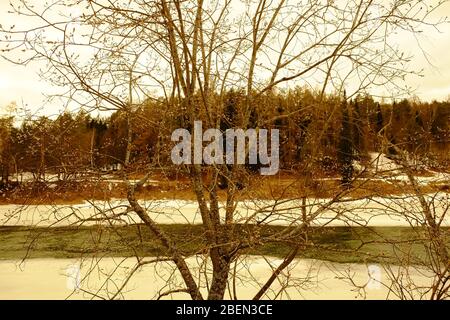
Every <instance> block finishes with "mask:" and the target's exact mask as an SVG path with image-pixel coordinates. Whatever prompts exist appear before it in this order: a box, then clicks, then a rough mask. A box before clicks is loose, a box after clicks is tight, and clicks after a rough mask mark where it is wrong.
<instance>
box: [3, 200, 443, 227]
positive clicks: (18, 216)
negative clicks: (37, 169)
mask: <svg viewBox="0 0 450 320" xmlns="http://www.w3.org/2000/svg"><path fill="white" fill-rule="evenodd" d="M425 198H426V200H427V202H428V203H429V204H432V206H431V207H432V208H433V210H435V213H436V216H437V218H439V217H440V216H441V215H442V214H443V213H444V212H446V210H448V207H449V206H450V194H448V193H443V192H442V193H437V194H430V195H426V196H425ZM140 204H141V205H142V206H143V207H145V208H146V209H147V212H148V213H149V215H150V217H151V218H152V219H154V220H155V221H156V222H157V223H164V224H181V223H188V224H197V223H201V216H200V213H199V209H198V205H197V203H196V202H195V201H185V200H148V201H140ZM127 206H128V202H127V201H126V200H125V199H115V200H112V201H108V202H106V201H94V202H91V203H88V202H85V203H83V204H77V205H54V206H50V205H30V206H21V205H2V206H0V225H8V226H13V225H28V226H31V225H33V226H67V225H71V224H83V225H93V224H97V223H100V221H99V219H102V218H105V217H113V216H115V215H118V214H120V213H122V212H124V211H125V210H126V208H127ZM224 206H225V204H224V203H221V208H220V211H221V215H222V217H223V218H224V215H225V209H224ZM301 206H302V203H301V201H297V200H289V201H288V200H281V201H278V202H275V201H266V200H264V201H263V200H258V201H244V202H240V203H238V205H237V208H236V214H235V217H236V218H235V221H236V222H239V223H266V224H272V225H299V224H301V223H302V221H301V217H302V214H301V212H302V211H301ZM306 211H307V214H308V216H309V217H314V219H312V221H311V224H312V225H326V226H410V225H421V224H423V223H424V217H423V214H422V209H421V206H420V202H419V199H417V198H416V197H414V196H411V195H401V196H390V197H374V198H371V199H358V200H354V199H342V200H340V201H339V202H333V200H332V199H313V198H310V199H307V200H306ZM92 218H94V220H93V219H92ZM110 221H113V223H117V224H125V223H127V224H133V223H138V222H140V219H139V217H137V215H136V214H134V213H128V214H127V215H125V216H122V217H120V218H117V217H115V219H114V220H113V219H110ZM103 223H106V222H103ZM442 225H443V226H450V217H449V215H448V214H447V215H446V216H445V217H444V218H443V223H442Z"/></svg>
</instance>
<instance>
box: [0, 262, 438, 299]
mask: <svg viewBox="0 0 450 320" xmlns="http://www.w3.org/2000/svg"><path fill="white" fill-rule="evenodd" d="M149 259H151V258H149ZM241 259H244V260H242V262H243V263H238V267H237V275H238V280H237V281H236V287H237V294H238V298H239V299H251V298H252V297H253V296H254V295H255V294H256V292H257V291H258V288H260V286H261V284H262V283H264V282H265V281H266V280H267V279H268V277H269V275H270V274H271V272H272V268H273V267H276V266H278V265H279V264H280V263H281V260H280V259H276V258H271V257H264V258H263V257H259V256H251V257H246V258H241ZM200 260H201V259H200V258H196V257H194V258H190V259H188V261H187V263H188V265H189V266H190V267H191V268H193V270H195V268H198V266H199V264H200ZM135 262H136V261H135V260H134V259H131V258H128V259H126V258H103V259H101V260H93V259H86V260H85V261H84V262H83V263H81V264H80V261H78V260H73V259H31V260H27V261H26V262H25V264H24V265H23V264H19V262H17V261H0V299H65V298H69V299H89V298H92V296H91V295H88V294H86V293H83V292H82V290H85V291H89V292H96V293H98V294H99V295H101V296H103V297H111V295H108V294H107V293H106V292H105V289H104V288H105V287H108V288H110V290H114V289H116V288H117V287H116V285H120V284H121V283H123V281H124V279H125V278H126V275H128V274H129V272H130V270H131V269H132V268H133V266H134V264H135ZM118 265H120V267H119V268H117V266H118ZM92 266H95V268H94V269H92ZM116 268H117V271H116V273H115V274H114V275H113V276H112V277H111V278H110V280H109V282H108V283H107V285H104V286H103V288H101V286H102V285H103V284H104V282H105V280H106V278H107V277H108V275H109V273H110V272H112V271H113V270H115V269H116ZM173 268H174V267H173V265H172V264H170V263H164V264H162V263H160V264H158V265H153V264H152V265H146V266H144V267H143V268H142V269H141V270H140V271H139V272H137V273H135V274H134V276H133V277H132V278H131V279H130V281H129V282H128V284H127V286H126V287H125V290H124V294H123V296H119V297H118V298H125V299H152V298H153V299H154V298H156V297H157V296H158V290H161V289H162V291H163V292H165V291H167V290H169V289H170V287H169V286H168V284H167V282H166V279H167V278H168V277H169V275H171V274H172V271H173ZM89 270H95V271H94V272H92V273H91V275H90V276H89V272H88V271H89ZM97 270H98V271H97ZM100 270H101V271H100ZM249 270H250V271H249ZM391 271H392V272H394V273H395V274H396V275H397V276H399V278H403V279H404V281H413V282H414V283H415V284H416V285H417V284H420V285H425V286H426V285H429V283H430V279H429V278H428V277H427V276H426V274H427V273H426V272H423V270H420V272H419V270H416V269H413V268H410V269H409V270H408V277H406V275H405V273H406V270H405V269H400V268H398V267H392V270H391ZM194 274H199V273H194ZM174 275H175V276H174V279H173V281H174V282H175V283H178V284H180V283H181V279H180V277H179V273H178V272H175V273H174ZM286 275H289V280H288V278H287V277H286ZM349 275H351V277H352V279H353V281H354V283H355V284H356V285H358V286H365V293H366V295H364V294H363V292H360V293H361V294H358V292H357V291H355V290H354V289H355V287H354V286H352V285H351V284H350V282H349V281H348V279H346V278H348V277H349ZM401 275H403V276H401ZM279 280H280V281H279V282H278V281H275V283H274V285H273V290H272V291H270V292H269V297H270V298H271V299H273V298H275V297H277V298H278V299H386V298H389V299H395V298H396V297H395V295H393V294H392V293H391V294H390V295H389V292H388V289H387V288H388V286H389V285H390V284H391V281H390V276H389V273H387V272H386V271H385V269H384V268H383V267H381V266H379V265H364V264H339V263H330V262H324V261H320V260H310V259H296V260H294V261H293V263H292V264H291V265H290V267H289V268H288V269H286V270H285V272H284V273H283V274H282V275H281V276H280V277H279ZM113 282H114V283H115V285H114V284H113ZM286 284H288V285H290V286H288V288H287V291H286V293H284V294H282V295H278V294H279V290H280V288H281V286H282V285H286ZM294 284H296V286H295V287H294V286H293V285H294ZM179 287H182V285H179ZM77 288H78V289H77ZM80 288H81V289H82V290H79V289H80ZM165 298H168V299H170V298H171V297H165ZM172 298H174V299H183V298H188V296H186V294H185V293H178V294H175V295H173V296H172ZM225 298H226V299H229V298H230V295H229V291H228V290H227V293H226V296H225Z"/></svg>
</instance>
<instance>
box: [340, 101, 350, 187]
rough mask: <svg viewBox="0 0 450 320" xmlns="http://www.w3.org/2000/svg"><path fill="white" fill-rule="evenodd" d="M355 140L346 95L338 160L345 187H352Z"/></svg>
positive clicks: (343, 105) (343, 104)
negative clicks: (353, 139)
mask: <svg viewBox="0 0 450 320" xmlns="http://www.w3.org/2000/svg"><path fill="white" fill-rule="evenodd" d="M353 159H354V155H353V141H352V125H351V122H350V115H349V110H348V105H347V101H346V99H345V96H344V101H343V103H342V126H341V131H340V137H339V146H338V161H339V165H340V169H341V170H340V171H341V176H342V180H341V183H342V185H343V186H345V187H350V185H351V180H352V176H353Z"/></svg>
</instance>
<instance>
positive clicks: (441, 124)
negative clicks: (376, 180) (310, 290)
mask: <svg viewBox="0 0 450 320" xmlns="http://www.w3.org/2000/svg"><path fill="white" fill-rule="evenodd" d="M243 100H244V94H243V93H241V92H239V91H229V92H227V93H226V95H225V101H224V103H223V105H224V107H223V110H222V115H221V116H220V119H221V120H220V124H219V128H220V129H221V130H226V129H228V128H233V127H235V123H236V122H237V121H236V119H235V118H236V117H239V112H238V110H239V109H240V104H241V103H242V101H243ZM318 101H319V97H318V95H317V94H315V93H314V92H313V91H310V90H307V89H302V88H297V89H293V90H289V91H286V92H279V93H277V94H270V95H269V94H267V95H264V96H262V97H260V99H259V100H258V101H256V102H255V105H256V107H255V108H254V109H253V110H254V111H253V112H252V115H251V118H250V121H249V123H248V127H249V128H276V129H279V130H280V141H281V144H280V166H281V169H283V170H284V171H291V170H293V171H295V170H302V168H304V167H305V165H308V167H309V168H310V170H311V171H312V172H315V173H320V174H322V175H324V176H333V175H336V174H341V175H345V174H344V173H343V167H345V165H346V163H347V164H350V165H352V164H353V161H358V162H360V163H363V164H364V163H367V162H368V161H369V160H370V157H369V156H368V155H369V153H370V152H383V153H385V154H387V155H388V156H395V150H394V149H393V148H392V147H387V148H386V150H383V149H382V148H383V146H382V143H381V140H382V137H386V138H387V139H388V141H389V142H390V143H391V144H393V145H396V146H398V147H399V148H401V149H402V150H403V151H405V152H407V154H408V155H410V157H411V158H410V160H411V161H412V163H414V165H415V169H417V170H421V169H435V170H439V171H441V170H443V171H448V170H449V167H450V102H448V101H444V102H437V101H433V102H431V103H428V102H420V101H414V100H408V99H404V100H401V101H399V102H393V103H384V102H381V103H380V102H376V101H375V100H374V99H373V98H372V97H371V96H370V95H364V96H362V95H358V96H357V97H355V98H353V99H348V101H347V99H345V98H343V97H339V96H337V95H329V96H327V97H326V99H324V100H323V101H322V102H321V103H320V104H319V103H318ZM173 103H176V102H173ZM178 108H182V107H181V106H178ZM167 109H168V108H167V106H165V105H164V102H163V101H146V102H144V103H142V105H140V106H138V107H135V108H134V109H133V110H132V111H130V112H124V111H122V110H119V111H116V112H113V113H111V114H109V115H106V116H105V115H103V116H97V117H93V116H92V115H91V114H89V113H87V112H84V111H79V112H65V113H62V114H60V115H58V116H57V117H53V118H50V117H46V116H41V117H38V118H33V117H31V116H29V117H27V118H25V119H23V120H21V121H20V122H18V121H17V120H20V119H16V118H15V117H14V116H10V117H3V118H2V119H1V128H0V130H1V140H0V146H1V149H0V152H1V164H0V168H1V172H2V180H1V183H2V187H3V188H6V187H8V186H9V187H11V186H12V185H17V183H18V182H20V174H21V173H23V172H30V173H32V174H33V178H34V180H35V181H39V180H43V181H44V180H45V174H49V173H50V174H58V177H59V179H60V180H67V179H70V177H74V176H76V175H77V174H78V175H80V174H83V173H86V172H87V171H89V170H91V171H92V170H93V171H102V172H106V171H113V170H117V168H118V167H119V168H120V166H121V165H123V163H124V161H125V158H126V155H127V138H128V135H129V133H131V137H132V144H131V145H132V147H131V150H129V153H130V159H129V161H130V165H131V166H133V165H135V166H136V165H152V166H154V167H156V166H163V167H164V168H166V169H167V168H170V167H171V166H172V163H171V161H170V157H169V153H170V148H169V147H168V146H169V145H170V144H171V143H172V142H171V141H170V133H171V132H172V131H173V130H174V129H176V128H183V127H186V125H184V123H187V121H186V119H185V117H184V116H183V112H182V111H181V112H180V113H177V115H174V114H170V113H169V112H167V111H166V110H167ZM286 114H288V115H290V116H289V117H285V116H283V115H286ZM172 144H173V143H172ZM335 159H338V160H339V161H335ZM252 167H254V165H249V170H251V169H254V168H252ZM344 171H345V170H344ZM349 178H350V177H347V179H349Z"/></svg>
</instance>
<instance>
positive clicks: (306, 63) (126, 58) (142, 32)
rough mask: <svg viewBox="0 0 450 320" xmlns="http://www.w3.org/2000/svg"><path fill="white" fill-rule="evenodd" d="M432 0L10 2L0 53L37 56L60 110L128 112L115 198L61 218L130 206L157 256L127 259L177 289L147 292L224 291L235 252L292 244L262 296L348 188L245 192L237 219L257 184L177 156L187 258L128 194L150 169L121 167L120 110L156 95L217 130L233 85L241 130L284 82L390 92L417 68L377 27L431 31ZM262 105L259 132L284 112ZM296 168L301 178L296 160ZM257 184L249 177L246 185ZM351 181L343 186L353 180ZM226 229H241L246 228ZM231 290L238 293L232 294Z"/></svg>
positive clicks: (102, 217) (213, 294)
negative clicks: (198, 242)
mask: <svg viewBox="0 0 450 320" xmlns="http://www.w3.org/2000/svg"><path fill="white" fill-rule="evenodd" d="M432 2H433V1H419V0H395V1H390V2H386V1H376V0H370V1H362V0H361V1H357V0H353V1H322V0H312V1H293V2H292V1H286V0H280V1H275V2H274V1H265V0H258V1H248V2H245V4H243V3H240V2H233V1H231V0H226V1H223V2H221V1H203V0H198V1H179V0H172V1H168V0H158V1H144V0H137V1H132V2H129V1H102V0H85V1H82V0H81V1H80V0H78V1H75V0H73V1H71V0H55V1H52V2H51V3H50V4H49V5H48V6H47V7H46V8H43V7H42V6H41V5H40V4H38V3H33V2H31V1H27V0H19V1H15V2H14V3H13V4H12V8H13V10H14V12H15V13H16V14H18V17H19V18H20V19H21V22H23V24H24V27H22V28H20V27H19V26H17V27H16V28H14V29H13V28H12V29H7V30H2V33H4V34H5V36H6V37H7V41H6V47H5V48H4V49H3V51H4V53H3V56H4V57H5V58H7V59H8V60H10V61H12V62H14V63H18V64H24V65H26V64H29V63H34V62H38V63H42V64H46V65H47V68H46V69H45V70H44V71H43V72H42V77H43V78H44V79H46V80H49V81H50V83H51V84H53V85H54V86H55V87H56V88H59V89H60V90H61V92H60V93H59V94H58V95H57V96H58V98H65V99H66V101H67V105H74V104H77V105H80V106H82V107H83V108H84V109H86V110H88V111H112V110H122V111H124V112H125V114H126V115H127V125H128V134H127V148H126V158H125V159H126V160H125V161H124V163H123V164H124V166H123V169H122V175H123V179H124V181H126V183H127V193H126V197H127V201H128V204H127V205H126V206H118V207H117V208H112V207H110V208H108V209H106V210H105V209H101V208H99V210H98V212H99V213H98V215H97V216H91V217H87V218H86V217H84V218H83V217H78V216H77V215H76V213H75V212H74V213H73V214H69V215H66V216H64V217H63V218H62V219H66V218H67V217H69V216H70V217H72V218H73V217H76V218H78V223H85V222H87V221H103V222H105V223H106V224H110V225H112V226H113V225H114V223H113V222H114V221H115V219H120V218H127V219H131V220H133V219H134V216H133V215H132V213H133V214H135V215H137V218H138V219H137V220H136V221H135V222H139V223H143V224H144V225H145V227H146V228H148V230H150V231H151V232H152V233H153V234H154V235H155V237H156V238H157V239H158V240H159V241H160V243H161V244H162V246H163V247H164V248H165V250H166V251H165V252H166V254H165V256H164V257H161V258H158V259H155V260H151V261H146V260H144V259H143V258H142V257H140V255H139V254H136V256H137V265H136V267H135V268H134V269H133V270H138V269H139V267H141V266H142V265H143V264H147V263H158V262H164V263H166V262H167V261H170V262H171V263H172V264H173V265H174V266H175V267H176V270H177V271H178V273H179V275H180V276H181V278H182V280H183V281H182V285H181V286H175V285H174V286H173V287H170V288H168V290H167V291H166V292H161V294H160V297H164V296H167V295H170V294H171V293H179V292H186V293H188V294H189V296H190V297H191V298H192V299H223V298H224V297H225V294H226V290H227V286H228V288H232V287H234V285H233V284H232V283H233V281H236V279H235V278H236V273H235V271H234V270H233V265H234V268H236V264H237V263H242V260H239V257H240V255H241V254H244V255H245V252H246V250H248V249H249V248H254V247H258V246H261V245H263V244H265V243H284V244H287V245H288V246H289V247H290V248H291V249H290V251H289V252H288V254H287V255H286V257H285V258H284V260H283V262H282V263H281V264H279V265H278V266H276V267H274V269H273V273H272V274H271V275H270V276H268V278H267V280H266V281H264V283H262V284H258V285H259V290H258V291H257V294H256V295H255V297H254V298H255V299H261V298H264V297H270V294H269V293H270V292H271V288H272V287H273V285H274V283H275V282H276V281H277V280H279V278H280V274H282V273H283V272H284V271H285V270H287V269H288V268H289V266H290V265H291V263H292V262H293V261H294V259H295V257H296V256H297V255H298V253H299V252H301V250H302V249H304V248H306V247H308V246H311V245H312V244H311V242H310V241H309V235H310V233H311V232H312V231H314V232H317V230H315V229H314V230H313V229H312V227H311V226H312V225H314V224H315V222H317V220H318V219H319V218H320V217H321V216H322V215H323V214H324V213H325V212H332V214H333V216H332V217H331V218H330V221H334V220H341V219H344V218H345V217H346V210H342V209H337V208H336V207H335V206H336V205H339V204H343V203H345V201H346V200H345V197H346V196H348V195H349V193H350V192H351V190H347V189H346V190H342V189H340V188H337V189H336V192H335V194H334V195H333V196H332V197H331V198H330V199H329V200H327V201H317V203H307V202H306V200H305V199H306V194H304V195H302V196H300V197H298V198H293V199H286V198H283V197H279V196H274V197H273V198H272V199H271V202H270V203H269V204H263V205H261V204H260V203H259V202H258V201H254V203H253V204H252V206H251V208H252V209H251V210H248V212H250V213H249V214H248V215H247V216H242V215H241V216H240V215H239V214H238V210H236V208H237V206H238V205H239V204H240V203H241V202H242V201H241V200H242V199H243V198H246V199H257V198H258V192H257V191H254V190H257V188H255V189H250V188H244V189H242V183H243V182H242V181H245V179H246V178H245V177H246V176H247V179H248V180H250V179H249V178H248V172H247V171H246V169H245V167H244V166H243V165H235V166H232V167H229V166H226V165H217V166H210V167H204V166H201V165H185V166H184V167H183V172H184V173H186V174H187V175H188V176H189V178H190V182H191V186H192V192H193V193H194V194H195V198H196V201H197V204H198V208H199V213H200V215H201V225H202V228H203V232H202V234H201V237H202V243H203V246H202V247H201V248H199V250H198V251H197V252H194V253H190V254H186V253H185V252H183V250H181V249H180V243H179V242H177V241H176V240H175V239H173V237H172V236H171V235H170V234H168V233H167V232H165V231H164V230H163V229H162V228H161V227H160V226H159V224H158V223H157V222H156V221H155V218H154V217H155V214H154V212H152V209H151V208H150V209H149V208H148V207H146V206H143V205H142V204H141V203H140V202H139V201H138V197H137V193H138V192H139V191H140V190H141V189H142V188H143V187H144V185H145V183H146V182H147V180H148V178H149V177H150V175H151V173H152V172H153V171H154V170H155V169H156V168H157V167H158V166H157V165H145V166H138V167H136V166H134V167H133V164H132V163H131V162H130V154H131V152H132V147H133V130H134V129H133V128H134V127H135V126H136V125H138V123H139V121H146V120H148V119H133V118H132V117H131V111H132V110H133V109H134V108H136V107H138V106H139V104H141V103H143V102H144V101H146V100H150V101H156V102H158V103H160V105H161V108H166V109H167V119H168V120H170V119H172V120H173V119H176V120H177V121H178V122H176V121H174V122H175V123H178V124H179V126H180V127H184V128H189V129H192V128H193V124H194V121H195V120H202V121H203V124H204V126H205V127H206V126H207V127H208V128H219V127H220V123H221V120H222V119H221V116H220V115H221V114H223V109H224V103H225V93H226V91H227V90H230V89H236V90H240V89H244V92H245V93H244V95H245V99H244V100H245V101H244V103H243V104H242V105H240V106H239V109H238V110H236V114H235V121H234V123H233V125H234V126H235V127H238V128H243V129H247V128H248V127H250V126H251V125H252V124H251V116H252V113H254V112H255V110H256V109H257V107H258V104H259V103H260V102H261V101H262V100H261V99H262V98H263V97H264V95H266V94H272V93H275V92H276V90H277V88H280V87H283V86H294V85H305V84H306V85H308V84H310V85H312V86H317V85H316V84H320V92H321V96H322V97H324V96H325V95H326V93H327V92H330V91H333V90H334V91H335V92H338V93H339V94H342V93H343V91H344V87H345V88H346V89H347V96H348V98H352V97H354V96H356V95H357V94H358V93H360V92H363V91H368V90H370V89H372V88H374V87H377V86H384V87H386V88H387V89H389V90H394V91H395V90H397V91H399V90H401V88H402V87H401V86H400V85H399V80H401V79H402V78H404V77H405V76H406V75H408V74H416V71H415V70H409V69H408V66H407V62H408V61H409V57H407V56H406V55H404V54H403V53H402V52H401V51H400V50H399V49H398V47H396V45H395V43H394V42H393V40H392V38H391V37H390V35H391V34H392V33H394V32H404V33H405V34H410V35H414V34H416V33H417V32H419V31H420V29H421V28H423V27H425V26H433V27H436V26H438V25H439V23H440V22H441V21H432V20H431V19H429V16H430V14H431V13H432V12H433V11H435V10H437V8H439V6H440V5H441V4H442V1H440V2H438V3H435V5H434V6H431V3H432ZM63 13H64V15H63ZM28 22H29V24H28ZM22 50H24V52H23V53H22V52H21V51H22ZM16 53H17V54H16ZM317 107H318V106H317V105H311V106H304V108H317ZM338 107H339V103H338V104H337V105H336V110H338ZM262 112H263V113H264V114H265V117H266V118H267V119H268V120H267V121H265V122H264V123H258V127H259V126H261V127H272V126H273V123H274V121H275V120H276V119H278V118H279V117H282V118H283V117H286V118H289V117H290V116H292V115H289V114H282V115H278V116H276V115H273V112H272V110H270V108H266V109H265V110H262ZM272 115H273V116H272ZM333 115H334V114H333V113H332V114H331V115H330V119H331V118H332V117H333ZM174 122H172V124H170V121H168V125H167V127H166V128H164V130H166V133H165V135H166V136H168V135H170V132H171V130H173V129H174V128H176V126H175V125H174ZM326 127H327V124H325V127H324V128H323V131H322V132H321V133H320V134H318V135H317V137H316V138H317V139H320V137H321V136H322V135H323V134H324V132H326ZM160 147H161V149H160V150H158V151H160V152H167V146H166V145H163V146H160ZM164 150H165V151H164ZM43 165H44V164H43ZM133 171H134V173H136V171H140V172H139V173H141V174H143V178H142V176H141V178H140V179H138V181H132V179H131V178H130V176H131V174H132V173H133ZM305 171H306V172H304V173H305V174H308V172H307V171H308V168H306V169H305ZM243 177H244V178H243ZM222 178H225V180H226V181H227V182H228V183H227V185H226V190H225V198H224V201H223V202H222V201H221V200H220V197H219V181H220V179H222ZM252 179H253V178H252ZM355 179H356V178H355ZM263 180H264V179H263V177H261V178H258V179H255V181H253V182H254V184H253V185H257V184H258V183H262V182H261V181H263ZM411 183H412V184H413V185H414V178H412V179H411ZM244 185H245V183H244ZM361 185H362V184H358V183H356V184H354V185H353V188H356V189H357V188H359V187H361ZM249 190H250V191H249ZM252 190H253V191H252ZM249 193H250V194H249ZM278 194H279V193H278ZM281 194H282V192H281ZM418 197H419V198H420V199H421V205H422V208H423V209H424V210H425V211H424V214H425V216H427V217H428V216H430V215H431V213H430V212H429V211H428V209H427V208H428V205H427V204H426V203H425V202H424V201H425V200H423V199H422V198H423V197H422V196H421V194H420V191H418ZM94 205H95V204H93V206H94ZM255 206H256V208H255ZM114 209H115V210H114ZM120 209H121V212H120V213H117V210H120ZM247 209H249V208H247ZM347 218H348V215H347ZM274 221H283V223H284V225H285V226H286V227H285V228H284V229H283V230H282V231H280V232H277V233H276V234H273V235H264V236H263V235H261V234H260V231H261V228H263V227H264V226H265V225H267V224H269V223H273V222H274ZM433 221H434V220H433V219H431V220H430V219H427V224H428V225H429V230H430V236H431V237H432V240H433V243H434V245H436V246H437V247H442V243H441V242H440V240H439V239H440V236H439V234H437V233H436V232H437V230H436V226H435V225H434V224H433ZM326 225H327V223H325V226H326ZM238 229H239V230H244V231H246V232H247V234H246V236H245V237H243V236H242V233H240V232H238ZM439 250H440V251H439V252H440V253H439V255H440V257H443V259H444V260H442V261H443V262H444V263H445V261H447V269H448V255H447V257H446V258H445V257H444V256H443V254H444V249H442V248H441V249H439ZM188 256H191V257H196V256H201V257H202V258H203V259H204V261H205V262H204V263H201V264H200V265H201V266H205V267H204V268H205V270H206V271H205V274H206V276H204V277H203V275H202V276H197V275H196V272H197V271H198V270H195V269H193V268H191V267H190V266H189V264H188V263H187V258H188ZM445 259H447V260H445ZM209 263H210V265H211V269H209ZM200 270H201V269H200ZM447 271H448V270H447ZM133 273H134V271H132V272H131V274H130V276H131V275H132V274H133ZM447 280H448V279H447ZM447 280H445V281H447ZM127 281H128V280H126V281H125V284H126V282H127ZM230 282H231V285H230ZM446 283H447V282H444V286H445V285H446ZM177 285H179V284H178V283H177ZM287 286H288V285H283V286H282V288H284V289H285V288H287ZM440 286H441V287H442V284H440ZM123 287H124V286H118V287H117V288H116V291H117V293H116V294H113V295H111V296H110V298H116V297H118V294H119V293H120V292H121V290H122V289H123ZM234 288H235V287H234ZM233 296H234V297H235V298H237V293H236V292H235V293H234V295H233ZM277 296H278V295H277V294H275V297H277Z"/></svg>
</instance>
